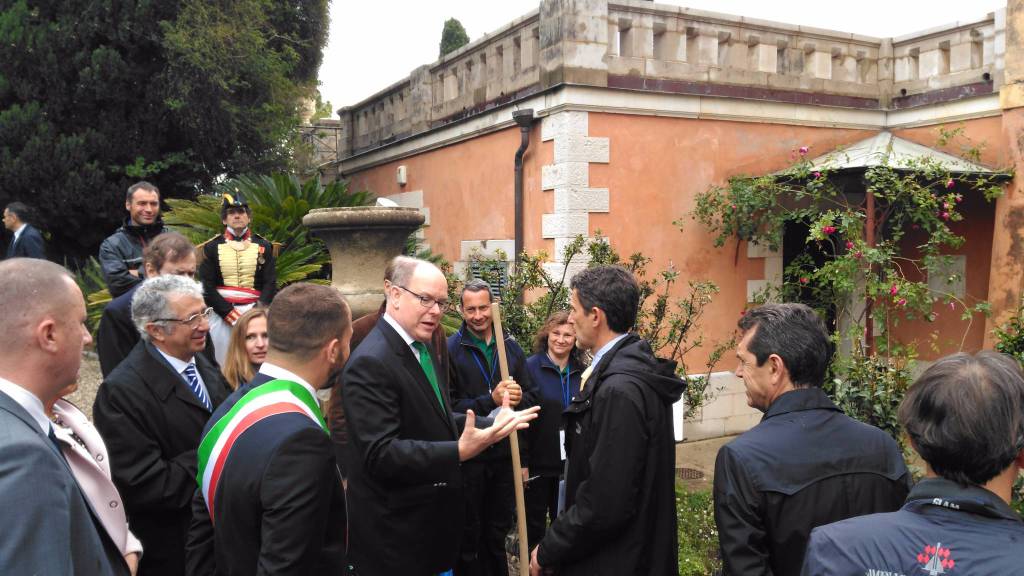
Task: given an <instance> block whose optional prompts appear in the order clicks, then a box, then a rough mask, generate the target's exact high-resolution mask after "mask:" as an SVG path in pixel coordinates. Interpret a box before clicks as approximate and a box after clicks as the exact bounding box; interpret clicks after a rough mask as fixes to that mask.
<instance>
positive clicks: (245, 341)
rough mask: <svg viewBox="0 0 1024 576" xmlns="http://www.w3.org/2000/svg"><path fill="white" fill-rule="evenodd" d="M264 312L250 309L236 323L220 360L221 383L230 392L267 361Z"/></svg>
mask: <svg viewBox="0 0 1024 576" xmlns="http://www.w3.org/2000/svg"><path fill="white" fill-rule="evenodd" d="M269 342H270V339H269V337H268V335H267V309H266V308H253V309H252V310H249V311H248V312H246V313H245V314H242V316H241V317H240V318H239V319H238V322H237V323H235V326H234V328H233V330H232V331H231V340H230V341H229V344H228V351H227V354H225V356H224V366H223V368H222V370H223V372H224V379H225V380H227V381H228V386H231V389H232V390H237V389H238V387H239V386H241V385H242V384H245V383H246V382H248V381H249V380H252V377H253V375H255V374H256V372H257V371H259V369H260V365H261V364H263V360H264V359H265V358H266V357H267V346H268V344H269Z"/></svg>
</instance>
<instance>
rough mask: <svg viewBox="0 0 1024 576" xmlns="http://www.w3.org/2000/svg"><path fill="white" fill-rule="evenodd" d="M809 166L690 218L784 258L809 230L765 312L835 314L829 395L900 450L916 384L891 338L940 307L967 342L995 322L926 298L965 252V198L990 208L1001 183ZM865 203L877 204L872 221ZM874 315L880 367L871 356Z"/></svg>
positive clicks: (737, 192)
mask: <svg viewBox="0 0 1024 576" xmlns="http://www.w3.org/2000/svg"><path fill="white" fill-rule="evenodd" d="M938 139H939V143H940V145H946V144H949V143H951V142H954V141H956V142H961V143H962V147H963V153H964V156H966V157H968V158H969V159H971V160H974V161H977V159H978V157H979V154H980V152H979V150H980V147H978V146H975V145H973V144H972V143H970V141H968V140H966V138H964V137H963V131H962V129H956V130H945V129H941V130H940V131H939V133H938ZM807 154H808V149H807V148H806V147H801V148H800V149H799V150H794V151H793V156H792V158H793V164H792V165H791V166H790V167H789V168H788V169H786V170H783V171H782V172H780V173H776V174H771V175H766V176H760V177H736V178H733V179H731V180H729V182H728V184H727V185H726V186H721V187H717V186H716V187H712V188H711V189H710V190H708V191H706V192H704V193H702V194H700V195H698V198H697V203H696V208H695V209H694V211H693V213H692V214H691V216H692V217H693V218H694V219H696V220H698V221H699V222H701V223H702V224H703V225H704V226H705V227H707V228H708V229H709V230H711V231H712V232H713V233H714V234H715V235H716V237H715V245H716V246H723V245H724V244H725V243H726V242H727V241H729V240H730V239H732V238H737V239H739V240H746V241H748V242H752V243H755V244H760V245H765V246H768V247H769V248H771V249H773V250H777V249H778V248H779V241H780V239H781V238H782V232H783V229H784V228H785V227H786V226H787V225H796V224H803V225H806V226H808V230H809V232H808V234H807V237H806V239H805V246H806V247H805V250H804V252H803V253H802V254H800V255H798V256H797V257H795V258H793V259H792V260H791V262H790V263H789V264H788V265H787V267H786V269H785V271H784V273H783V283H782V286H781V287H778V288H777V289H774V290H769V291H767V292H766V293H764V294H761V295H760V300H774V301H784V302H793V301H799V302H804V303H807V304H808V305H810V306H812V307H814V308H816V309H817V310H818V311H819V313H820V314H821V315H822V317H829V316H831V315H833V314H834V316H833V317H834V318H836V319H837V328H836V331H835V333H834V334H833V341H834V343H835V344H836V345H837V347H838V348H839V350H840V351H841V354H840V355H839V356H837V358H836V360H835V362H834V365H833V367H832V373H833V375H834V380H833V381H832V382H831V383H830V384H828V385H826V387H830V388H831V389H832V390H831V392H832V394H833V396H834V399H835V400H836V402H837V404H838V405H839V406H840V408H842V409H843V410H844V411H846V412H847V413H848V414H850V415H851V416H854V417H856V418H858V419H861V420H863V421H866V422H870V423H872V424H875V425H877V426H879V427H881V428H882V429H885V430H887V431H889V432H890V433H891V434H893V436H894V437H896V438H897V439H900V434H899V426H898V423H897V422H896V408H897V406H898V405H899V402H900V401H901V400H902V398H903V394H904V392H905V391H906V388H907V386H908V385H909V383H910V380H911V378H910V368H909V367H910V365H911V362H912V360H913V358H914V356H915V346H916V345H917V342H916V341H914V342H907V343H902V342H897V341H895V339H893V338H892V332H893V330H892V329H893V328H894V327H895V326H897V325H898V324H899V323H900V322H903V321H906V320H924V321H925V322H932V321H934V320H935V319H936V317H937V316H938V315H939V311H937V310H936V309H935V307H936V304H942V305H944V306H946V307H948V309H949V310H952V311H953V312H952V313H954V314H958V316H959V317H960V318H961V319H962V320H965V321H967V322H968V326H967V328H966V329H965V330H964V333H963V336H962V338H966V336H967V332H968V330H969V329H970V322H971V321H973V319H974V317H975V315H976V314H987V313H988V310H989V306H988V303H987V302H983V301H978V300H975V299H972V298H971V297H969V296H968V297H967V298H958V297H956V296H955V295H954V294H952V293H951V292H944V291H941V290H936V291H933V290H930V289H929V287H928V283H927V281H926V279H925V278H926V273H927V272H928V271H931V273H932V274H935V273H936V272H937V271H940V270H943V269H945V268H946V267H947V266H948V263H949V261H950V257H949V256H947V255H946V253H948V252H949V251H951V250H955V249H958V248H960V247H961V246H962V245H963V243H964V241H965V239H964V237H963V236H960V235H958V234H956V233H954V232H953V230H952V229H951V227H950V224H951V223H953V222H958V221H960V220H962V219H963V214H962V213H961V212H960V204H961V202H962V200H963V199H964V196H965V195H967V194H976V195H981V196H983V197H984V198H985V199H986V200H988V201H991V200H992V199H994V198H996V197H998V196H999V195H1000V194H1002V187H1001V185H1000V183H999V178H998V177H997V176H1002V175H997V176H989V175H970V174H963V173H953V172H951V171H950V169H949V167H948V166H946V165H944V164H942V163H940V162H938V161H937V160H934V159H931V158H925V159H920V160H911V161H907V162H902V163H899V164H890V163H889V161H888V160H889V157H888V156H887V157H885V162H883V163H882V164H880V165H877V166H874V167H871V168H868V169H867V170H866V172H865V173H864V175H863V178H862V179H860V180H853V179H851V178H850V176H849V175H845V174H841V173H833V171H832V169H831V168H830V166H832V165H834V163H833V162H826V163H825V166H817V167H814V166H812V164H811V161H810V159H809V158H808V156H807ZM842 154H843V153H842V151H840V152H837V153H836V155H835V156H833V160H835V159H836V158H838V157H840V156H842ZM865 192H870V193H871V194H872V195H873V197H874V200H875V208H874V213H873V214H871V215H870V216H871V218H869V217H868V216H869V215H868V210H867V205H866V200H865ZM872 221H873V222H874V225H873V228H872V229H871V230H869V229H868V225H869V223H870V222H872ZM869 237H873V238H874V241H873V242H871V243H869V242H868V238H869ZM911 246H912V247H911ZM948 280H949V282H950V283H952V282H954V281H956V280H957V278H955V277H950V278H949V279H948ZM860 304H866V305H864V306H860ZM867 310H871V311H872V312H871V313H872V319H873V322H874V326H875V333H874V336H875V337H874V340H873V341H872V342H870V344H871V346H872V348H873V350H874V351H876V352H877V355H878V356H877V357H871V354H869V353H867V352H866V351H865V347H864V344H866V342H864V338H865V326H866V320H867ZM941 311H942V313H950V312H946V311H945V308H943V309H941ZM843 326H845V327H846V328H845V329H843V328H842V327H843ZM937 339H938V334H937V332H935V331H932V333H931V334H930V335H929V336H928V337H927V341H928V342H929V343H930V344H931V345H932V346H933V347H934V346H936V341H937ZM962 342H963V341H962V340H961V345H962Z"/></svg>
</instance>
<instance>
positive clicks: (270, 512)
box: [186, 373, 347, 576]
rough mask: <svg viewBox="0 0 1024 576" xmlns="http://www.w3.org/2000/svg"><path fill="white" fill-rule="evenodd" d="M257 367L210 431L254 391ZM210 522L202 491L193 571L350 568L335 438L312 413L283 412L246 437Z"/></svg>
mask: <svg viewBox="0 0 1024 576" xmlns="http://www.w3.org/2000/svg"><path fill="white" fill-rule="evenodd" d="M270 380H272V378H270V377H269V376H267V375H265V374H261V373H260V374H257V375H256V376H255V377H254V378H253V380H252V382H251V383H249V384H246V385H244V386H242V387H240V388H239V389H238V390H236V391H235V392H234V393H232V394H231V396H229V397H228V399H227V400H226V401H225V402H224V403H223V404H221V405H220V407H219V408H218V409H217V410H215V411H214V414H213V417H212V418H210V421H209V422H208V423H207V425H206V430H205V431H204V432H203V434H204V435H205V434H207V433H208V432H209V431H210V428H211V427H212V426H213V425H214V424H215V423H216V422H217V421H218V420H219V419H220V418H221V417H223V416H224V415H225V414H226V413H227V412H228V411H229V410H230V409H231V407H232V406H234V405H235V403H236V402H238V400H239V399H241V398H242V396H245V395H246V394H247V393H248V392H249V391H250V390H252V389H253V388H256V387H258V386H260V385H261V384H264V383H266V382H269V381H270ZM217 486H218V487H217V493H216V495H215V496H214V517H215V518H216V524H215V525H214V524H212V523H211V521H210V514H209V512H208V511H207V508H206V500H205V499H204V498H203V495H202V492H201V491H200V490H196V494H195V497H194V498H193V501H192V526H191V527H190V529H189V534H188V545H187V550H186V551H187V557H188V558H187V573H188V574H189V576H206V575H213V574H221V575H230V576H235V575H249V574H251V575H256V574H268V575H269V574H273V575H289V574H293V575H295V576H304V575H306V574H336V575H338V576H341V575H342V574H343V573H344V572H343V571H344V569H345V565H346V559H345V531H346V528H345V525H346V521H347V518H346V515H345V494H344V492H343V491H342V487H341V476H339V474H338V468H337V466H336V464H335V460H334V451H333V449H332V447H331V442H330V439H329V438H328V436H327V434H326V433H325V432H324V430H323V429H322V428H320V426H318V425H317V424H315V423H314V422H313V421H312V420H310V419H309V417H308V416H306V415H305V414H294V413H288V414H278V415H276V416H272V417H270V418H267V419H265V420H262V421H260V422H258V423H257V424H254V425H253V426H252V427H250V428H249V429H247V430H246V431H245V433H243V434H242V435H241V436H239V437H238V439H237V440H236V441H235V443H234V446H233V447H232V449H231V452H230V454H229V455H228V458H227V460H226V461H225V463H224V468H223V469H222V472H221V475H220V481H219V482H218V485H217Z"/></svg>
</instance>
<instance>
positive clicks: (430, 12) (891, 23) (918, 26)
mask: <svg viewBox="0 0 1024 576" xmlns="http://www.w3.org/2000/svg"><path fill="white" fill-rule="evenodd" d="M659 3H662V4H675V5H680V6H687V7H690V8H699V9H702V10H714V11H716V12H724V13H727V14H736V15H740V16H749V17H753V18H763V19H767V20H775V21H778V22H785V23H788V24H800V25H805V26H817V27H819V28H830V29H833V30H839V31H842V32H853V33H857V34H864V35H868V36H877V37H881V38H885V37H891V36H900V35H902V34H907V33H910V32H915V31H918V30H924V29H926V28H931V27H933V26H939V25H942V24H947V23H951V22H955V21H970V20H976V19H980V18H982V17H984V16H985V14H987V13H988V12H992V11H994V10H996V9H998V8H1000V7H1003V6H1005V5H1006V0H973V1H967V2H964V1H958V0H852V1H851V0H843V1H838V0H825V1H824V2H810V1H808V0H662V1H661V2H659ZM539 5H540V2H539V1H538V0H498V1H495V0H426V1H421V0H409V1H401V2H393V1H392V2H387V1H377V2H365V1H362V0H333V1H332V3H331V28H330V40H329V41H328V45H327V48H326V50H325V51H324V60H323V64H322V65H321V67H320V83H321V86H320V91H321V93H322V94H323V96H324V99H325V100H328V101H330V102H331V104H332V105H333V106H334V109H335V110H337V109H338V108H340V107H342V106H347V105H351V104H355V103H357V102H359V101H360V100H362V99H364V98H366V97H367V96H370V95H372V94H373V93H375V92H377V91H378V90H381V89H383V88H385V87H387V86H389V85H391V84H393V83H395V82H397V81H398V80H400V79H402V78H403V77H405V76H408V75H409V72H411V71H412V70H413V69H414V68H416V67H417V66H422V65H423V64H429V63H431V62H434V61H435V60H437V54H438V45H439V43H440V41H441V29H442V27H443V26H444V21H445V20H447V19H448V18H452V17H454V18H458V19H459V21H460V22H462V25H463V26H465V28H466V32H467V33H468V34H469V38H470V40H476V39H477V38H479V37H480V36H482V35H484V34H486V33H488V32H491V31H494V30H496V29H498V28H500V27H502V26H503V25H505V24H507V23H508V22H510V21H512V20H514V19H516V18H518V17H520V16H522V15H524V14H526V13H527V12H529V11H530V10H532V9H534V8H537V7H538V6H539Z"/></svg>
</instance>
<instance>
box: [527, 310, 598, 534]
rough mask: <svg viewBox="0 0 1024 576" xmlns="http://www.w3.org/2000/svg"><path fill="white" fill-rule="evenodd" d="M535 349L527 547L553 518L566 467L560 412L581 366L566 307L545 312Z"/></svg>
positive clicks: (530, 361)
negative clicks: (535, 406) (536, 408)
mask: <svg viewBox="0 0 1024 576" xmlns="http://www.w3.org/2000/svg"><path fill="white" fill-rule="evenodd" d="M533 351H534V354H533V356H530V357H529V358H527V359H526V369H527V370H528V371H529V373H530V380H532V381H533V385H534V387H535V388H536V389H537V404H538V405H539V406H540V416H538V417H537V420H536V421H535V422H534V423H533V424H532V425H531V426H530V431H529V433H528V434H527V437H528V438H529V441H530V462H529V468H530V473H531V474H532V475H533V478H532V479H531V480H530V482H529V484H527V486H526V488H527V489H526V527H527V532H528V534H527V537H528V539H529V541H530V548H531V549H532V548H533V547H534V546H536V545H537V544H538V543H539V542H540V539H541V538H542V537H544V530H545V528H547V525H548V520H549V518H550V520H551V521H554V519H555V518H556V517H558V482H559V478H560V477H561V476H562V472H563V470H564V469H565V447H564V446H565V435H564V429H563V428H562V422H563V420H562V412H564V411H565V409H566V408H568V407H569V403H570V402H571V401H572V399H573V398H575V397H576V396H577V395H578V394H579V392H580V375H582V374H583V370H584V364H583V361H582V360H581V358H580V356H581V354H580V350H579V348H577V347H576V330H575V329H574V328H573V327H572V324H570V323H569V313H568V312H565V311H560V312H555V313H554V314H552V315H551V316H549V317H548V319H547V320H546V321H545V322H544V325H543V326H542V327H541V329H540V330H539V331H538V332H537V336H536V337H535V338H534V341H533Z"/></svg>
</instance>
